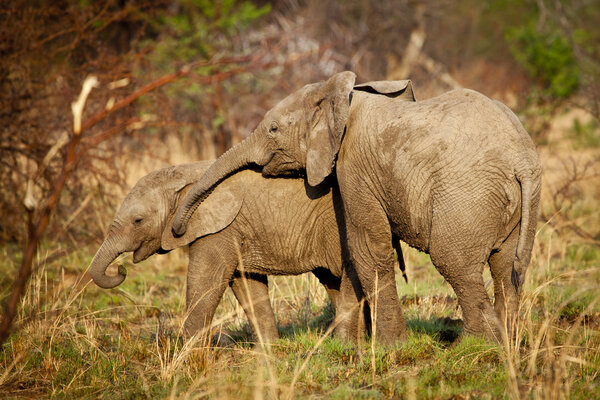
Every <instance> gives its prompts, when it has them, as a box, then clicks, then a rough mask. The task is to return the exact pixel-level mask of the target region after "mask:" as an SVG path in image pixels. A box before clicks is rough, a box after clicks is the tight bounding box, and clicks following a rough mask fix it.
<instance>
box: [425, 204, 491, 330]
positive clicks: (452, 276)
mask: <svg viewBox="0 0 600 400" xmlns="http://www.w3.org/2000/svg"><path fill="white" fill-rule="evenodd" d="M479 230H481V231H479ZM492 241H493V238H489V235H487V234H486V229H485V223H482V221H478V220H477V218H476V217H475V216H474V215H473V213H469V212H461V210H456V209H454V208H452V207H445V209H444V208H443V207H440V208H438V209H436V212H434V215H433V219H432V231H431V239H430V251H429V252H430V255H431V260H432V262H433V264H434V265H435V266H436V268H437V269H438V271H439V272H440V273H441V274H442V276H443V277H444V278H445V279H446V281H447V282H448V283H449V284H450V285H451V286H452V288H453V289H454V292H455V293H456V296H457V298H458V303H459V305H460V307H461V309H462V313H463V321H464V326H465V333H468V334H475V335H484V336H487V337H490V338H493V339H496V340H499V339H500V336H499V334H500V329H499V325H498V320H497V319H496V315H495V312H494V309H493V307H492V304H491V302H490V299H489V296H488V295H487V292H486V290H485V285H484V282H483V268H484V266H485V263H486V261H487V258H488V256H489V254H490V251H491V248H492V245H493V243H492Z"/></svg>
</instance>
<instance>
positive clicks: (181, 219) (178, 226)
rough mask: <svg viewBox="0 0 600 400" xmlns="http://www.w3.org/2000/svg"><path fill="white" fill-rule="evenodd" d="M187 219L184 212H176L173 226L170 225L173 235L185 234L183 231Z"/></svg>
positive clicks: (185, 228) (185, 227)
mask: <svg viewBox="0 0 600 400" xmlns="http://www.w3.org/2000/svg"><path fill="white" fill-rule="evenodd" d="M187 220H188V218H187V216H186V215H185V214H179V213H178V214H177V216H176V217H175V220H174V221H173V226H172V227H171V230H172V231H173V235H175V236H176V237H179V236H183V235H184V234H185V231H186V230H187Z"/></svg>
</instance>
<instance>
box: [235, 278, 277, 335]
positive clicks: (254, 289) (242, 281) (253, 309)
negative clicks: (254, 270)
mask: <svg viewBox="0 0 600 400" xmlns="http://www.w3.org/2000/svg"><path fill="white" fill-rule="evenodd" d="M229 286H231V290H232V291H233V294H234V295H235V298H236V299H237V300H238V302H239V303H240V305H241V306H242V308H243V309H244V312H245V313H246V316H247V317H248V321H249V322H250V326H251V327H252V331H253V332H254V335H256V337H257V339H258V340H260V341H262V342H265V343H270V342H273V341H275V340H277V339H279V332H278V331H277V325H276V323H275V315H274V313H273V308H272V307H271V301H270V299H269V288H268V281H267V276H266V275H260V274H244V275H242V274H240V273H239V272H236V273H235V274H234V277H233V279H232V280H231V282H230V283H229Z"/></svg>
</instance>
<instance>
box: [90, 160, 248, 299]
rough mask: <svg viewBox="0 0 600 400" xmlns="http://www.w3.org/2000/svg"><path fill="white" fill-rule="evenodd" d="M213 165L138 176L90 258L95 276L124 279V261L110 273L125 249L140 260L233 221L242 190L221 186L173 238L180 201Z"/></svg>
mask: <svg viewBox="0 0 600 400" xmlns="http://www.w3.org/2000/svg"><path fill="white" fill-rule="evenodd" d="M209 165H210V163H207V162H198V163H193V164H184V165H179V166H175V167H168V168H163V169H160V170H157V171H154V172H151V173H150V174H148V175H146V176H145V177H143V178H142V179H140V180H139V181H138V183H137V184H136V185H135V186H134V187H133V189H132V190H131V191H130V192H129V194H128V195H127V196H126V197H125V199H124V200H123V203H122V204H121V207H120V208H119V211H118V212H117V215H116V217H115V219H114V221H113V223H112V225H111V227H110V229H109V232H108V235H107V237H106V239H105V240H104V243H103V244H102V246H101V247H100V249H99V250H98V252H97V253H96V255H95V256H94V259H93V260H92V264H91V275H92V279H93V280H94V282H95V283H96V284H97V285H98V286H100V287H102V288H105V289H109V288H113V287H116V286H118V285H120V284H121V283H122V282H123V280H124V279H125V276H126V270H125V268H124V267H123V266H120V267H119V270H118V274H117V275H115V276H109V275H106V269H107V268H108V266H109V265H110V264H111V263H112V262H113V261H114V260H115V259H116V258H117V257H118V256H119V255H121V254H123V253H126V252H133V262H134V263H138V262H140V261H143V260H145V259H146V258H148V257H149V256H151V255H152V254H155V253H165V252H168V251H170V250H172V249H174V248H177V247H181V246H185V245H188V244H190V243H191V242H193V241H194V240H196V239H197V238H199V237H202V236H205V235H209V234H211V233H215V232H218V231H220V230H222V229H224V228H225V227H226V226H228V225H229V224H230V223H231V222H232V221H233V220H234V218H235V216H236V215H237V213H238V212H239V210H240V207H241V204H242V198H243V193H238V192H239V190H238V188H236V189H233V188H231V187H229V186H228V187H219V188H217V190H215V192H214V196H211V198H210V199H209V200H207V201H206V202H204V203H203V204H202V206H201V208H200V209H199V210H198V211H197V212H196V213H195V215H194V216H193V218H192V219H191V220H190V224H189V227H190V229H189V230H188V232H187V233H186V235H184V236H182V237H178V238H175V237H173V236H172V234H171V223H172V219H173V218H174V215H175V211H176V210H177V207H178V206H179V203H180V202H181V200H182V199H183V196H184V195H185V193H186V192H187V190H188V189H189V187H190V184H191V183H192V182H195V181H196V180H197V179H199V178H200V177H201V176H202V174H203V173H204V172H205V171H206V170H207V168H208V166H209ZM240 187H241V186H240ZM236 190H237V191H236Z"/></svg>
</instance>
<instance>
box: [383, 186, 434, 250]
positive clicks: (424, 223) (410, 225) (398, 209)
mask: <svg viewBox="0 0 600 400" xmlns="http://www.w3.org/2000/svg"><path fill="white" fill-rule="evenodd" d="M407 187H409V186H403V187H402V188H401V190H393V189H392V190H389V191H388V193H390V194H389V195H388V204H387V215H388V220H389V222H390V227H391V229H392V233H393V234H394V235H396V236H397V237H398V238H399V239H400V240H402V241H403V242H405V243H406V244H408V245H409V246H411V247H414V248H416V249H418V250H420V251H425V252H426V251H428V249H429V238H430V235H431V218H432V206H431V196H430V195H429V194H428V192H429V190H428V189H427V188H424V189H423V190H422V191H419V192H417V191H411V190H407V189H406V188H407Z"/></svg>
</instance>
